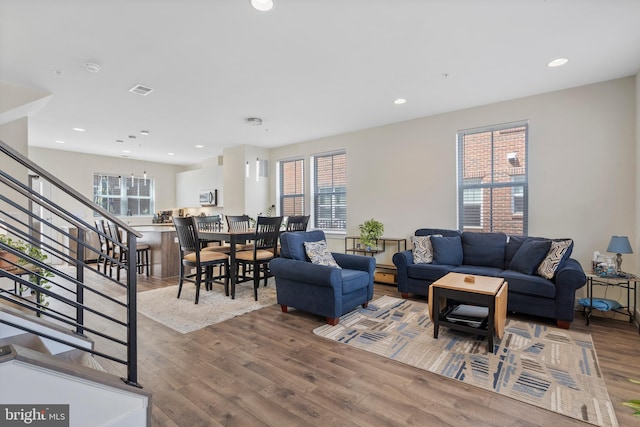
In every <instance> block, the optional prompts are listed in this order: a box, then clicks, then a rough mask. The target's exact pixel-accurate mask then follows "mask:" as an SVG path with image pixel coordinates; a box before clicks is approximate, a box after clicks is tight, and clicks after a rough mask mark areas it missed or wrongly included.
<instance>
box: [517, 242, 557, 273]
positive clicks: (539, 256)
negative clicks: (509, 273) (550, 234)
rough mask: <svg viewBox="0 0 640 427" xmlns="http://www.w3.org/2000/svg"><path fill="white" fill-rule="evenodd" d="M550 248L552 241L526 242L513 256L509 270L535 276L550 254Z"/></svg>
mask: <svg viewBox="0 0 640 427" xmlns="http://www.w3.org/2000/svg"><path fill="white" fill-rule="evenodd" d="M550 248H551V240H537V239H527V240H525V241H524V243H522V245H520V248H519V249H518V250H517V251H516V253H515V254H514V255H513V258H512V259H511V262H510V263H509V269H510V270H513V271H518V272H520V273H523V274H533V273H534V272H535V271H536V268H538V266H539V265H540V263H541V262H542V260H543V259H544V258H545V257H546V256H547V254H548V253H549V249H550Z"/></svg>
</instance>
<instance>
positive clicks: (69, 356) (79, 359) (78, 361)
mask: <svg viewBox="0 0 640 427" xmlns="http://www.w3.org/2000/svg"><path fill="white" fill-rule="evenodd" d="M54 357H55V358H56V359H61V360H65V361H67V362H70V363H73V364H74V365H80V366H85V367H87V368H91V369H95V370H98V371H102V372H107V371H106V369H104V368H103V367H102V365H100V363H98V361H97V360H96V359H95V357H93V356H92V355H91V354H90V353H87V352H86V351H82V350H78V349H73V350H69V351H65V352H64V353H59V354H56V355H55V356H54Z"/></svg>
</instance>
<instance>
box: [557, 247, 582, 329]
mask: <svg viewBox="0 0 640 427" xmlns="http://www.w3.org/2000/svg"><path fill="white" fill-rule="evenodd" d="M554 282H555V284H556V319H558V320H559V321H568V322H571V321H572V320H573V311H574V307H575V299H576V290H578V289H580V288H581V287H583V286H584V285H585V284H586V283H587V276H586V275H585V274H584V270H583V269H582V266H581V265H580V263H579V262H578V261H576V260H575V259H572V258H569V259H567V260H566V261H565V262H564V263H563V264H562V266H561V268H559V269H558V270H557V271H556V273H555V276H554Z"/></svg>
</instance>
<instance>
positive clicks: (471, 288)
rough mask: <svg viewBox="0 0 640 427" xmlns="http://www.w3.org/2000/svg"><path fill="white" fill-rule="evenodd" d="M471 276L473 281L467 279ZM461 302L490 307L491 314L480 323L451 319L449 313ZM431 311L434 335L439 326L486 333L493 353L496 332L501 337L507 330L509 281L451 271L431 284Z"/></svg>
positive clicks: (488, 345)
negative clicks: (448, 317)
mask: <svg viewBox="0 0 640 427" xmlns="http://www.w3.org/2000/svg"><path fill="white" fill-rule="evenodd" d="M468 278H472V280H473V282H467V281H465V279H468ZM454 301H455V302H454ZM460 303H463V304H469V305H476V306H480V307H487V309H488V313H489V315H488V317H487V319H486V321H483V322H482V324H481V325H480V326H478V327H473V326H468V325H465V324H462V323H459V322H451V321H448V320H447V319H446V315H447V314H448V312H450V311H451V310H452V309H453V307H454V306H455V305H458V304H460ZM429 315H430V316H431V319H432V321H433V337H434V338H438V332H439V328H440V326H446V327H448V328H450V329H454V330H458V331H463V332H468V333H472V334H477V335H481V336H486V337H487V350H488V351H490V352H492V353H493V351H494V349H493V336H494V334H495V335H497V336H498V338H502V336H503V334H504V327H505V323H506V316H507V282H505V281H504V279H501V278H497V277H485V276H473V275H468V274H459V273H449V274H447V275H445V276H444V277H441V278H440V279H438V280H436V281H435V282H433V283H432V284H431V286H429ZM483 326H484V327H483Z"/></svg>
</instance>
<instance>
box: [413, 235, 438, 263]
mask: <svg viewBox="0 0 640 427" xmlns="http://www.w3.org/2000/svg"><path fill="white" fill-rule="evenodd" d="M411 243H412V245H413V249H412V253H413V263H414V264H425V263H426V264H430V263H431V262H433V246H432V245H431V236H411Z"/></svg>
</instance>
